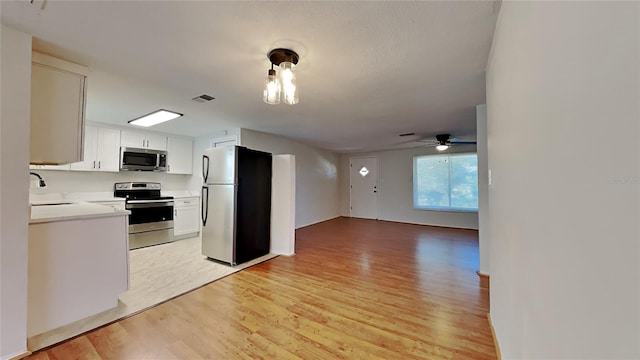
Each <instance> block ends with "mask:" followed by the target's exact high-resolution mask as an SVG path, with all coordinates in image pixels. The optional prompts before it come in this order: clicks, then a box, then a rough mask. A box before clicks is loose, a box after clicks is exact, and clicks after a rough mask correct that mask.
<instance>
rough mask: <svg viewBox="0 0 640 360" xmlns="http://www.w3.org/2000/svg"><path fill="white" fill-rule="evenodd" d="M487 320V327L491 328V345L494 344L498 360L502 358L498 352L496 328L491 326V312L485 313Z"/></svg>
mask: <svg viewBox="0 0 640 360" xmlns="http://www.w3.org/2000/svg"><path fill="white" fill-rule="evenodd" d="M487 321H489V328H490V329H491V337H492V338H493V346H495V348H496V355H497V356H498V360H502V353H501V352H500V344H498V338H496V329H494V328H493V322H492V321H491V313H487Z"/></svg>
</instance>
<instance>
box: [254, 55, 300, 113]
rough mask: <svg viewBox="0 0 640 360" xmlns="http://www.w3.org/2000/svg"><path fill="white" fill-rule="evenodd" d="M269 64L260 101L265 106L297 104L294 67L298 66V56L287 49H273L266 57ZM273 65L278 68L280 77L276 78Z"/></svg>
mask: <svg viewBox="0 0 640 360" xmlns="http://www.w3.org/2000/svg"><path fill="white" fill-rule="evenodd" d="M268 58H269V61H270V62H271V70H269V73H268V77H267V80H266V81H265V85H264V92H263V96H262V99H263V100H264V102H266V103H267V104H279V103H280V101H282V102H283V103H285V104H288V105H294V104H297V103H298V102H299V98H298V87H297V82H296V74H295V66H296V64H298V60H299V56H298V54H297V53H296V52H295V51H293V50H289V49H282V48H279V49H273V50H271V51H270V52H269V55H268ZM273 65H276V66H278V67H279V68H280V74H279V75H280V76H276V71H275V70H274V69H273Z"/></svg>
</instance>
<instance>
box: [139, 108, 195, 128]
mask: <svg viewBox="0 0 640 360" xmlns="http://www.w3.org/2000/svg"><path fill="white" fill-rule="evenodd" d="M182 115H183V114H179V113H177V112H173V111H169V110H164V109H160V110H158V111H154V112H152V113H150V114H147V115H145V116H141V117H139V118H137V119H133V120H129V124H131V125H138V126H144V127H149V126H153V125H157V124H160V123H163V122H165V121H169V120H173V119H175V118H179V117H180V116H182Z"/></svg>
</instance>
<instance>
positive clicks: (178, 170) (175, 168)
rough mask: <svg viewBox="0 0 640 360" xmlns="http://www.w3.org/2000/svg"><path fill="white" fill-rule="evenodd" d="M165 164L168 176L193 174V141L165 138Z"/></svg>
mask: <svg viewBox="0 0 640 360" xmlns="http://www.w3.org/2000/svg"><path fill="white" fill-rule="evenodd" d="M167 162H168V164H169V169H168V170H167V172H168V173H170V174H192V173H193V140H191V139H184V138H174V137H169V138H167Z"/></svg>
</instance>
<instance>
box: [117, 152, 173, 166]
mask: <svg viewBox="0 0 640 360" xmlns="http://www.w3.org/2000/svg"><path fill="white" fill-rule="evenodd" d="M120 170H125V171H126V170H133V171H167V152H166V151H163V150H152V149H138V148H130V147H124V146H123V147H121V148H120Z"/></svg>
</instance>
